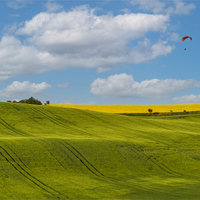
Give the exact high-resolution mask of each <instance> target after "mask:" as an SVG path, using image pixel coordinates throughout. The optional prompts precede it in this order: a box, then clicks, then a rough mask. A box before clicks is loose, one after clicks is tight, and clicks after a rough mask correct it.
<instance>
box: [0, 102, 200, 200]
mask: <svg viewBox="0 0 200 200" xmlns="http://www.w3.org/2000/svg"><path fill="white" fill-rule="evenodd" d="M199 121H200V115H187V116H168V117H128V116H122V115H115V114H106V113H97V112H92V111H83V110H76V109H70V108H58V107H49V106H36V105H22V104H11V103H0V199H47V198H48V199H58V198H60V199H67V198H69V199H86V198H90V199H91V198H93V199H94V198H110V199H111V198H112V199H116V198H119V199H130V198H131V199H198V198H199V196H200V190H199V187H200V147H199V142H200V122H199Z"/></svg>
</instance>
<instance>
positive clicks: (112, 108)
mask: <svg viewBox="0 0 200 200" xmlns="http://www.w3.org/2000/svg"><path fill="white" fill-rule="evenodd" d="M49 105H50V106H59V107H65V108H77V109H83V110H92V111H98V112H106V113H148V109H152V110H153V112H159V113H168V112H171V111H172V112H183V111H184V110H185V111H187V112H188V111H200V104H171V105H170V104H169V105H76V104H49Z"/></svg>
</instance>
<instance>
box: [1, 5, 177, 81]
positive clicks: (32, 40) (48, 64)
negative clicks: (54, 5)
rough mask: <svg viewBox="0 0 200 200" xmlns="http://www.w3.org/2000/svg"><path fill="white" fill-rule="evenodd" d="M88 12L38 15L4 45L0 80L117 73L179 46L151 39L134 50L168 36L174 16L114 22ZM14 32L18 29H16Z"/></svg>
mask: <svg viewBox="0 0 200 200" xmlns="http://www.w3.org/2000/svg"><path fill="white" fill-rule="evenodd" d="M94 12H95V10H94V9H90V8H89V7H87V6H82V7H76V8H75V9H73V10H71V11H69V12H60V13H45V12H43V13H39V14H38V15H36V16H35V17H33V18H32V19H31V20H30V21H26V22H25V23H24V26H22V27H21V28H20V29H18V30H17V32H16V34H18V35H24V36H26V37H27V40H25V42H24V43H22V42H21V41H19V40H18V39H16V38H15V37H13V36H4V37H3V38H2V39H1V41H0V59H1V62H0V80H1V81H2V80H6V79H8V78H10V77H12V76H15V75H19V74H20V75H23V74H39V73H43V72H47V71H52V70H62V69H67V68H95V67H96V68H98V70H97V71H98V72H102V71H105V70H109V69H113V68H114V67H115V66H116V64H117V63H124V62H129V63H141V62H148V61H150V60H152V59H155V58H156V57H158V56H163V55H167V54H169V53H171V51H172V50H173V49H174V46H173V45H172V46H170V45H168V43H167V42H166V41H161V40H159V41H158V42H157V43H156V44H150V41H149V40H148V39H145V40H144V41H143V42H139V44H138V46H137V47H135V48H131V47H129V46H128V44H129V43H130V42H132V41H133V40H136V39H140V38H143V37H144V36H145V34H146V33H148V32H162V33H163V32H165V31H166V29H167V27H168V22H169V16H166V15H150V14H142V13H137V14H134V13H129V14H124V15H117V16H112V15H110V14H108V15H101V16H97V15H95V14H94ZM13 28H14V27H13Z"/></svg>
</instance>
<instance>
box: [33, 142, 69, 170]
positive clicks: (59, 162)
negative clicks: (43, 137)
mask: <svg viewBox="0 0 200 200" xmlns="http://www.w3.org/2000/svg"><path fill="white" fill-rule="evenodd" d="M35 142H37V143H38V144H39V145H41V146H42V147H43V148H45V149H46V150H47V151H48V152H49V154H50V155H51V156H52V157H53V158H54V159H55V160H56V161H57V162H58V163H59V164H60V166H62V167H63V168H64V169H65V170H67V169H66V168H65V166H64V165H63V164H62V163H61V162H60V161H59V160H58V159H57V158H56V157H55V156H54V155H53V154H52V153H51V151H50V150H49V149H47V147H45V146H44V145H43V144H41V141H40V142H38V141H35ZM43 142H44V141H43Z"/></svg>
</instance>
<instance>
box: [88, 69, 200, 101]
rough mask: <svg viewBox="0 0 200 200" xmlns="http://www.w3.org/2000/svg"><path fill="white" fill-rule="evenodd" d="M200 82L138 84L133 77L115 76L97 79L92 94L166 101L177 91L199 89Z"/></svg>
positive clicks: (182, 81) (161, 81) (173, 81)
mask: <svg viewBox="0 0 200 200" xmlns="http://www.w3.org/2000/svg"><path fill="white" fill-rule="evenodd" d="M199 84H200V82H198V81H195V80H192V79H189V80H176V79H165V80H159V79H152V80H145V81H142V82H140V83H139V82H136V81H134V79H133V76H132V75H127V74H125V73H124V74H115V75H113V76H109V77H108V78H107V79H101V78H98V79H96V80H95V81H94V82H93V83H92V84H91V90H90V92H91V93H92V94H94V95H98V96H101V97H103V98H130V97H131V98H146V99H150V100H161V99H166V98H168V97H170V96H171V95H173V94H174V92H176V91H182V90H186V89H187V88H190V87H199Z"/></svg>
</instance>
